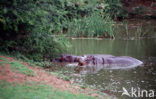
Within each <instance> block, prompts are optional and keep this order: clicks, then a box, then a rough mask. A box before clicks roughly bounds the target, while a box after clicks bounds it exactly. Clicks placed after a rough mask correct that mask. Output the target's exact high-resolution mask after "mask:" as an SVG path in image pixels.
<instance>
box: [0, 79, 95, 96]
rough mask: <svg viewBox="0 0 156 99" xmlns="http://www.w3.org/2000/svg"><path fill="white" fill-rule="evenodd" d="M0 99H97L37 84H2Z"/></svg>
mask: <svg viewBox="0 0 156 99" xmlns="http://www.w3.org/2000/svg"><path fill="white" fill-rule="evenodd" d="M0 99H95V98H94V97H89V96H85V95H75V94H72V93H70V92H67V91H60V90H53V88H52V87H50V86H46V85H40V84H36V83H30V84H22V85H18V84H10V83H7V82H5V81H4V82H2V81H1V82H0Z"/></svg>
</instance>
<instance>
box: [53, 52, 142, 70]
mask: <svg viewBox="0 0 156 99" xmlns="http://www.w3.org/2000/svg"><path fill="white" fill-rule="evenodd" d="M53 62H66V63H78V66H103V67H119V66H120V67H121V68H125V67H136V66H139V65H141V64H142V63H143V62H141V61H140V60H138V59H136V58H133V57H130V56H113V55H107V54H86V55H82V56H74V55H70V54H65V55H61V57H59V58H56V59H54V60H53Z"/></svg>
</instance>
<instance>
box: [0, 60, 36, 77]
mask: <svg viewBox="0 0 156 99" xmlns="http://www.w3.org/2000/svg"><path fill="white" fill-rule="evenodd" d="M0 60H3V61H2V62H0V64H3V66H4V65H5V64H6V63H9V64H10V65H11V69H12V70H13V71H18V72H20V73H23V74H26V75H27V76H34V72H33V71H32V70H31V69H29V68H27V67H26V66H25V65H23V64H21V63H20V62H18V61H13V62H10V61H9V60H8V59H6V58H2V57H1V58H0Z"/></svg>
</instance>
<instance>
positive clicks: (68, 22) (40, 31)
mask: <svg viewBox="0 0 156 99" xmlns="http://www.w3.org/2000/svg"><path fill="white" fill-rule="evenodd" d="M121 7H122V5H121V3H120V2H119V0H0V27H1V28H0V32H1V34H0V46H1V47H0V50H1V51H6V52H19V53H21V54H23V55H25V56H26V57H28V58H31V59H34V60H41V59H45V58H51V57H56V56H57V55H59V54H61V53H62V52H63V51H65V49H67V45H68V44H67V43H68V42H67V40H66V39H65V37H64V35H68V36H80V37H88V36H91V37H113V36H114V34H113V33H114V32H113V31H114V29H113V24H114V22H113V21H112V18H116V17H118V16H119V15H122V13H123V10H121ZM56 35H59V36H56ZM61 35H62V36H61Z"/></svg>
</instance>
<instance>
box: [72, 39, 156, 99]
mask: <svg viewBox="0 0 156 99" xmlns="http://www.w3.org/2000/svg"><path fill="white" fill-rule="evenodd" d="M71 43H72V45H73V47H72V50H71V51H70V54H73V55H82V54H112V55H116V56H131V57H134V58H137V59H139V60H141V61H143V62H144V66H140V67H136V68H133V69H124V70H122V69H116V70H111V69H100V70H98V71H97V73H94V74H90V73H89V74H86V73H84V72H85V71H86V69H88V71H90V72H92V71H93V70H94V71H96V68H92V69H91V68H76V69H75V71H76V72H75V74H79V75H81V76H74V77H73V79H74V81H75V82H78V83H82V82H84V83H86V84H88V85H91V86H95V87H97V88H98V89H100V90H101V91H106V90H107V91H110V92H111V93H113V94H115V95H117V96H118V97H120V98H123V99H125V98H127V97H126V96H122V97H121V92H122V87H125V88H126V89H127V90H130V89H131V87H134V88H137V87H139V88H140V89H146V90H150V89H153V90H155V91H156V78H155V77H156V39H142V40H95V39H83V40H82V39H77V40H71ZM82 72H83V73H82ZM84 74H85V75H84Z"/></svg>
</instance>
